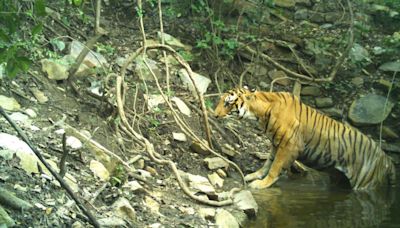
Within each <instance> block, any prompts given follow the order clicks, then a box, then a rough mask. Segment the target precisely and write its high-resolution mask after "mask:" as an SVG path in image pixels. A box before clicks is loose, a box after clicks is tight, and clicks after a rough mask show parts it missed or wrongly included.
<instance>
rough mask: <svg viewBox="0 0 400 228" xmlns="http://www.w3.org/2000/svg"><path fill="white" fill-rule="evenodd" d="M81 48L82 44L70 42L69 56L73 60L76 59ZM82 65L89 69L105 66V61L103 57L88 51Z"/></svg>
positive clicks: (75, 41)
mask: <svg viewBox="0 0 400 228" xmlns="http://www.w3.org/2000/svg"><path fill="white" fill-rule="evenodd" d="M83 48H84V44H82V43H81V42H79V41H77V40H74V41H72V42H71V45H70V55H71V56H72V57H73V58H74V59H76V58H78V56H79V54H80V53H81V51H82V49H83ZM83 63H84V64H86V65H87V66H88V67H91V68H93V67H102V66H107V60H106V59H105V58H104V56H103V55H101V54H99V53H97V52H94V51H89V53H88V54H87V55H86V57H85V59H84V60H83Z"/></svg>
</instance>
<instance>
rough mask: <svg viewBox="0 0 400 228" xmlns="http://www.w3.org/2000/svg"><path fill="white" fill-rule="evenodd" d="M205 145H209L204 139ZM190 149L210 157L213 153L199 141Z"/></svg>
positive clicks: (194, 142) (193, 143)
mask: <svg viewBox="0 0 400 228" xmlns="http://www.w3.org/2000/svg"><path fill="white" fill-rule="evenodd" d="M203 143H204V144H208V143H207V141H206V140H204V139H203ZM190 149H191V150H192V151H193V152H196V153H198V154H201V155H209V154H210V153H211V152H210V151H209V150H208V149H207V148H205V147H203V146H202V145H201V144H200V143H199V142H197V141H193V142H192V144H191V145H190Z"/></svg>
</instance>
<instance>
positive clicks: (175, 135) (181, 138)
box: [172, 132, 187, 142]
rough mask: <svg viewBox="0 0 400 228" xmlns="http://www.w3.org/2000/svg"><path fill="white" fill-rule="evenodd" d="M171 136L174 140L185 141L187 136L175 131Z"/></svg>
mask: <svg viewBox="0 0 400 228" xmlns="http://www.w3.org/2000/svg"><path fill="white" fill-rule="evenodd" d="M172 138H173V139H174V140H176V141H179V142H186V141H187V138H186V135H185V134H184V133H176V132H172Z"/></svg>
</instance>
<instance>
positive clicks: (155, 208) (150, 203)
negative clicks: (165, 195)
mask: <svg viewBox="0 0 400 228" xmlns="http://www.w3.org/2000/svg"><path fill="white" fill-rule="evenodd" d="M144 203H145V205H146V207H147V208H149V209H150V211H151V212H152V213H154V214H159V210H160V204H159V203H158V202H157V201H155V200H154V199H153V198H151V197H150V196H145V198H144Z"/></svg>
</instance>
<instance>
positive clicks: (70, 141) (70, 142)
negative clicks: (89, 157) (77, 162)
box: [65, 136, 83, 150]
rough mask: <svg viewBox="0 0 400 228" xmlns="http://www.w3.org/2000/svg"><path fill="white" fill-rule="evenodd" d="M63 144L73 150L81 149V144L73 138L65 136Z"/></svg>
mask: <svg viewBox="0 0 400 228" xmlns="http://www.w3.org/2000/svg"><path fill="white" fill-rule="evenodd" d="M65 144H66V145H67V147H69V148H71V149H73V150H79V149H81V148H82V147H83V144H82V142H81V141H80V140H79V139H77V138H76V137H74V136H67V140H66V142H65Z"/></svg>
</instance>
